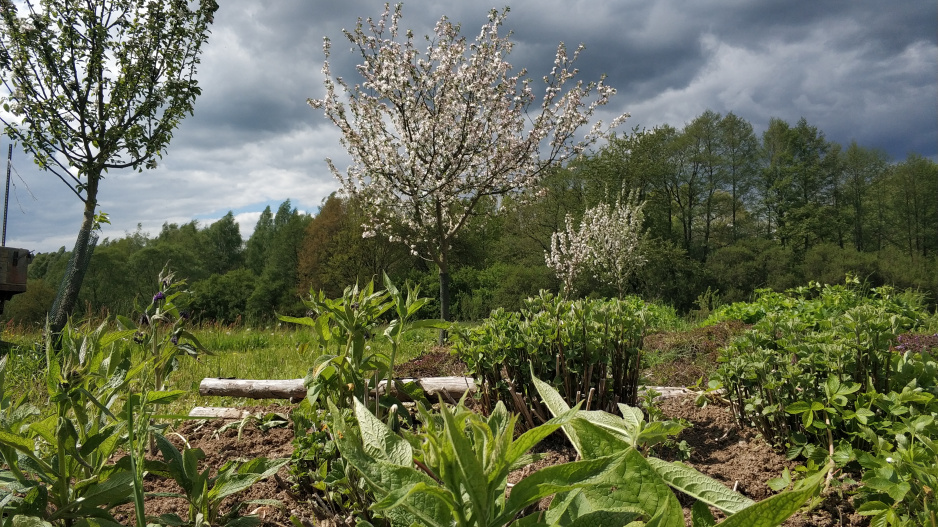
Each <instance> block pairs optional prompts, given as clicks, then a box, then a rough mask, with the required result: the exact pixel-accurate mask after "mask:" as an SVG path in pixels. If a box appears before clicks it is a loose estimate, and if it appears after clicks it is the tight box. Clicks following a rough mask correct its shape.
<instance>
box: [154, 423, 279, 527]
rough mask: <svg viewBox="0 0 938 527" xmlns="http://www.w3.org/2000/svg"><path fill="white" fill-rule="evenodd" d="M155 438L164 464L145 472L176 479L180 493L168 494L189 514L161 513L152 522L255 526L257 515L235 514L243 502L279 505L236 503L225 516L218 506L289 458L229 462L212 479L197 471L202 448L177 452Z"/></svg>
mask: <svg viewBox="0 0 938 527" xmlns="http://www.w3.org/2000/svg"><path fill="white" fill-rule="evenodd" d="M154 437H155V439H156V443H157V445H158V446H159V449H160V453H161V454H162V456H163V461H161V462H160V461H157V462H152V463H148V464H147V468H148V470H149V471H150V472H152V473H154V474H157V475H161V476H163V477H169V478H172V479H173V480H175V481H176V483H177V484H178V485H179V487H180V488H182V490H183V492H182V494H168V495H171V496H178V497H183V498H185V499H186V501H188V502H189V514H188V517H187V518H186V520H183V519H182V518H180V517H179V516H178V515H176V514H164V515H161V516H160V517H159V518H156V519H155V520H157V521H159V522H160V523H161V524H163V525H188V526H191V527H201V526H218V525H227V526H235V525H237V526H239V527H240V526H244V525H257V524H259V523H260V519H259V518H257V517H256V516H250V515H249V516H239V515H238V513H239V512H240V509H241V507H243V506H244V505H245V504H246V503H257V504H266V505H270V504H278V503H277V502H275V501H272V500H252V501H249V502H239V503H236V504H235V505H233V506H232V507H231V509H230V510H229V511H228V512H227V513H225V514H222V513H221V504H222V501H223V500H224V499H225V498H226V497H228V496H231V495H232V494H236V493H238V492H241V491H242V490H245V489H247V488H248V487H250V486H251V485H253V484H255V483H257V482H258V481H260V480H262V479H264V478H266V477H269V476H271V475H273V474H275V473H276V472H277V470H279V469H280V467H282V466H283V465H285V464H286V463H287V462H288V461H289V459H272V460H269V459H266V458H256V459H252V460H251V461H248V462H246V463H244V464H241V465H239V464H237V463H236V462H234V461H228V462H226V463H225V464H224V465H223V466H222V467H221V468H220V469H219V470H218V472H217V473H216V474H215V475H214V476H213V475H212V474H211V469H210V468H205V469H203V470H201V471H200V470H199V466H198V464H199V461H200V460H202V459H203V458H204V457H205V454H204V453H203V452H202V450H201V449H198V448H189V446H188V445H186V446H185V447H183V449H182V451H181V452H180V451H179V450H177V449H176V447H175V446H174V445H173V444H172V443H171V442H170V441H169V440H168V439H167V438H166V437H165V436H163V435H162V434H156V435H155V436H154Z"/></svg>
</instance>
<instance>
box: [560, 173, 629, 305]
mask: <svg viewBox="0 0 938 527" xmlns="http://www.w3.org/2000/svg"><path fill="white" fill-rule="evenodd" d="M644 206H645V203H639V202H638V198H637V195H636V193H635V192H634V191H633V192H631V193H630V194H628V195H627V196H622V197H620V198H619V199H617V200H616V204H615V205H609V204H608V203H606V202H602V203H600V204H598V205H596V206H595V207H593V208H591V209H588V210H587V211H586V212H585V213H584V214H583V218H582V219H581V220H580V226H579V228H575V227H574V226H573V222H572V218H571V217H570V216H569V215H567V218H566V229H565V230H563V231H559V232H555V233H554V234H553V236H551V244H550V252H545V253H544V258H545V260H546V261H547V266H548V267H550V268H551V270H553V271H554V273H555V274H556V275H557V277H558V278H560V280H561V281H562V282H563V294H564V295H568V294H570V292H571V291H572V289H573V282H574V280H575V279H576V277H577V276H578V275H579V274H580V273H581V272H582V271H585V270H589V271H591V272H592V273H593V275H594V276H595V277H596V279H597V280H600V281H602V282H605V283H607V284H611V285H614V286H616V289H617V290H618V293H619V297H621V296H622V293H623V292H624V291H625V286H626V284H627V282H628V279H629V277H630V276H632V274H633V273H634V272H635V270H636V269H637V268H639V267H640V266H641V265H642V264H644V263H645V256H644V255H643V254H642V251H641V246H640V245H641V241H642V237H643V234H642V222H643V220H644V216H643V213H642V209H643V208H644Z"/></svg>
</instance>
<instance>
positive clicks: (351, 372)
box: [280, 275, 444, 413]
mask: <svg viewBox="0 0 938 527" xmlns="http://www.w3.org/2000/svg"><path fill="white" fill-rule="evenodd" d="M384 283H385V287H386V289H385V290H384V291H375V286H374V282H373V281H372V282H369V283H368V285H366V286H365V287H363V288H359V287H358V286H357V285H356V286H354V287H348V288H346V289H345V291H344V293H343V294H342V297H341V298H337V299H329V298H326V296H325V294H324V293H323V292H322V291H320V292H319V293H312V294H311V295H310V298H309V300H304V303H305V305H306V306H307V307H308V308H309V309H310V310H311V311H312V312H313V314H314V315H315V318H314V317H301V318H298V317H288V316H281V317H280V320H283V321H284V322H291V323H294V324H301V325H304V326H307V327H311V328H312V329H313V332H314V334H315V336H316V339H317V344H316V345H317V346H319V347H320V348H321V349H320V351H321V352H322V353H321V354H320V355H319V356H318V357H316V359H315V361H314V362H313V366H312V368H310V371H309V373H308V374H307V376H306V378H305V380H304V382H305V384H306V386H307V388H308V391H307V399H308V400H309V402H310V404H312V405H313V406H314V407H320V408H325V406H326V405H325V403H324V402H323V401H324V400H325V399H326V398H330V399H332V400H333V402H334V403H335V404H337V405H338V406H339V407H342V408H351V402H352V399H357V400H359V401H361V402H362V403H364V404H366V405H367V404H369V402H368V401H369V400H370V398H371V394H372V392H374V393H375V411H376V412H379V413H380V412H381V410H380V409H381V404H383V405H384V407H386V408H389V407H390V406H391V405H393V404H396V403H399V402H400V401H398V400H396V399H394V398H393V397H391V396H390V394H391V393H392V390H390V389H385V390H384V394H383V395H384V397H381V395H382V394H381V393H378V387H379V384H380V381H381V380H382V379H383V380H384V381H385V383H386V385H385V386H386V388H390V387H392V383H393V382H394V363H395V360H397V355H398V352H399V350H400V347H401V343H402V340H403V338H404V336H405V335H406V334H407V333H408V332H410V331H414V330H417V329H421V328H438V327H444V325H443V324H442V323H441V322H439V321H434V320H411V319H412V318H413V317H414V315H416V314H417V312H418V311H420V309H421V308H422V307H423V306H424V305H425V304H426V303H427V301H428V300H429V299H427V298H420V297H419V288H417V287H411V286H410V285H408V286H407V292H406V294H405V293H403V292H401V291H400V290H399V289H398V288H397V287H395V286H394V284H393V283H392V282H391V280H390V279H389V278H388V277H387V275H384ZM392 309H393V310H394V311H393V313H394V314H395V315H397V316H396V317H395V318H392V319H391V320H390V322H389V323H387V326H386V327H385V329H384V332H383V335H384V337H385V338H387V339H388V341H389V342H390V344H391V349H390V351H389V352H388V353H384V352H382V351H379V350H377V349H373V348H372V346H371V345H370V344H368V343H367V342H368V341H369V340H370V339H372V338H373V337H374V335H375V333H376V332H377V331H378V329H379V325H380V324H381V323H382V321H383V319H384V317H385V315H386V313H387V312H388V311H390V310H392ZM395 387H397V388H401V387H399V386H397V385H396V384H395ZM379 403H380V404H379Z"/></svg>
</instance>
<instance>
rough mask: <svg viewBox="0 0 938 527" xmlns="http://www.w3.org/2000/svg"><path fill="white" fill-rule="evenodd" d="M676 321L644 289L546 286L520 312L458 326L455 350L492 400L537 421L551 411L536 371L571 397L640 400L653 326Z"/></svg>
mask: <svg viewBox="0 0 938 527" xmlns="http://www.w3.org/2000/svg"><path fill="white" fill-rule="evenodd" d="M676 321H677V316H676V314H675V313H674V311H673V310H672V309H671V308H668V307H662V306H658V305H655V304H646V303H645V302H644V301H642V300H641V299H639V298H637V297H626V298H623V299H613V300H574V301H570V300H564V299H562V298H560V297H556V296H554V295H553V294H551V293H547V292H543V291H542V292H541V294H540V295H538V296H536V297H532V298H529V299H527V300H525V301H524V306H523V307H522V309H521V310H520V311H518V312H509V311H505V310H504V309H496V310H495V311H493V312H492V314H491V316H490V317H489V318H487V319H485V320H484V321H483V322H482V323H481V324H480V325H478V326H476V327H473V328H468V329H465V328H464V329H461V330H458V333H457V335H458V338H457V339H456V342H455V343H454V350H455V351H456V353H458V354H459V356H460V358H462V360H463V361H465V362H466V364H467V365H468V366H469V372H470V374H471V375H473V376H474V377H476V379H477V380H479V381H480V384H481V386H482V392H483V402H484V404H486V405H487V406H489V407H494V405H495V403H496V401H499V400H501V401H505V402H506V404H507V405H508V406H509V407H514V408H516V409H517V410H518V411H520V412H521V413H522V414H524V415H525V418H526V419H527V420H528V425H529V426H533V424H534V422H535V421H540V422H544V421H546V420H547V419H549V418H550V414H549V412H547V411H546V410H545V409H544V408H542V407H541V405H540V404H539V403H537V401H536V395H537V392H536V390H535V388H534V385H533V384H532V381H531V373H532V371H533V373H534V375H535V376H537V377H539V378H541V379H546V380H547V381H548V382H549V383H550V384H551V386H553V387H554V388H555V389H557V391H558V392H560V394H561V395H562V396H563V398H564V399H565V400H566V401H567V402H568V403H569V404H571V405H574V404H576V402H577V401H579V400H584V401H587V402H588V404H585V406H589V407H590V408H592V409H610V410H612V409H615V408H616V404H617V403H626V404H635V399H636V392H637V389H638V381H639V371H640V365H641V355H642V340H643V338H644V336H645V333H646V332H647V331H648V329H649V328H653V327H660V326H663V325H670V324H674V323H676ZM516 394H517V395H516Z"/></svg>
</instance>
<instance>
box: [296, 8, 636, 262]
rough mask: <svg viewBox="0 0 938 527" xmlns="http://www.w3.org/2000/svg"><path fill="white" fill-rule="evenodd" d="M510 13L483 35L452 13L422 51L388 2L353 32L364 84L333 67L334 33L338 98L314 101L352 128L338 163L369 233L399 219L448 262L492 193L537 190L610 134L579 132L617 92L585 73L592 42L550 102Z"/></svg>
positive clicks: (551, 83) (552, 89) (562, 76)
mask: <svg viewBox="0 0 938 527" xmlns="http://www.w3.org/2000/svg"><path fill="white" fill-rule="evenodd" d="M507 15H508V9H507V8H506V9H505V10H503V11H496V10H493V11H491V12H490V13H489V18H488V22H487V23H486V24H485V25H483V27H482V29H481V31H480V32H479V34H478V36H477V37H476V38H475V40H474V41H471V42H470V41H467V40H466V39H465V38H464V37H462V36H460V34H459V33H460V27H459V26H458V25H454V24H452V23H451V22H450V21H449V20H448V19H447V18H446V17H443V18H441V19H440V20H439V22H437V24H436V26H435V28H434V34H433V35H432V36H430V37H427V38H426V43H427V45H426V48H425V50H418V47H417V43H416V39H415V38H414V35H413V33H412V32H410V31H407V32H404V33H403V34H402V32H401V31H400V19H401V5H400V4H398V5H397V6H395V7H394V8H393V9H392V8H391V6H390V5H386V6H385V12H384V14H383V15H382V17H381V18H380V19H379V20H377V21H374V20H372V19H368V20H367V21H362V20H361V19H359V21H358V24H357V26H356V27H355V29H354V30H351V31H346V32H345V36H346V37H347V38H348V39H349V41H350V42H351V43H352V44H353V49H354V50H355V51H357V52H358V54H359V55H360V56H361V60H362V62H361V64H359V66H358V73H359V75H360V76H361V82H360V83H357V84H354V85H351V84H349V83H347V82H346V81H345V80H343V79H342V78H340V77H337V76H335V75H334V74H333V72H332V70H331V66H330V63H329V60H328V59H329V57H330V52H331V42H330V41H329V40H328V39H326V40H325V43H324V47H323V49H324V52H325V55H326V61H325V64H324V66H323V70H322V71H323V74H324V76H325V88H326V94H325V97H323V98H321V99H310V100H309V101H308V102H309V104H310V105H311V106H312V107H314V108H317V109H322V110H323V111H324V113H325V116H326V118H328V119H329V120H330V121H331V122H332V123H333V124H334V125H335V126H336V127H338V128H339V130H340V131H341V140H342V144H343V145H344V146H345V147H346V149H347V150H348V152H349V154H350V155H351V157H352V165H351V166H350V167H348V169H347V170H346V171H345V172H341V171H339V170H338V169H337V168H336V167H335V166H334V165H333V163H332V162H331V160H327V162H328V164H329V167H330V170H331V171H332V173H333V174H334V175H335V176H336V178H337V179H338V180H339V181H340V182H341V184H342V187H343V189H344V191H345V192H346V193H347V194H348V195H350V196H355V197H357V198H359V199H361V200H362V203H365V204H366V205H367V210H368V211H369V222H368V225H367V226H366V231H367V232H374V233H380V234H382V235H386V236H388V235H390V233H391V232H392V231H393V230H394V229H393V228H394V227H396V228H397V235H398V236H400V237H401V239H402V241H404V242H405V243H407V244H408V245H409V246H410V248H411V250H412V251H414V252H416V253H417V254H419V255H420V256H423V257H425V258H427V259H428V260H432V261H434V262H435V263H437V264H438V265H440V267H441V269H442V268H445V266H446V264H447V262H446V259H447V252H448V249H449V245H450V243H451V241H452V240H453V239H454V237H455V236H456V235H457V233H458V232H459V231H460V230H461V229H462V228H463V226H464V225H465V224H466V221H467V220H468V218H469V217H471V215H472V214H473V212H474V211H475V209H476V207H477V205H478V204H479V202H480V200H481V199H482V198H484V197H486V196H496V195H502V194H505V193H508V192H513V191H519V190H524V189H530V188H533V187H536V186H537V185H538V184H539V182H540V180H541V178H542V176H543V175H544V174H545V172H546V170H547V169H548V168H550V167H552V166H556V165H558V164H561V163H563V162H564V161H566V160H567V159H569V158H571V157H573V156H576V155H579V154H580V153H581V152H582V151H583V150H584V149H585V148H587V147H589V146H590V145H592V144H594V143H595V142H596V141H597V140H598V139H600V138H601V137H604V136H605V134H606V131H607V130H606V129H604V127H603V124H602V123H601V122H596V124H595V125H594V126H592V127H591V129H590V130H589V131H588V132H587V133H586V135H585V136H584V137H583V138H582V139H580V140H577V139H576V137H575V135H576V131H577V130H578V129H580V128H581V127H583V126H584V125H587V124H588V123H589V122H591V121H592V120H593V118H594V115H595V112H596V110H597V109H598V108H599V107H601V106H604V105H605V104H607V103H608V101H609V99H610V97H611V96H612V95H613V94H614V93H615V90H614V89H613V88H611V87H609V86H607V85H606V84H605V83H604V79H600V80H599V81H597V82H589V83H584V82H583V81H574V78H575V76H576V75H577V73H578V71H577V69H576V68H575V67H574V64H575V62H576V59H577V57H578V56H579V53H580V52H581V51H582V46H581V47H580V48H577V50H576V51H575V52H573V54H572V56H571V55H570V54H569V53H568V51H567V48H566V47H565V46H564V45H563V44H560V45H559V46H558V49H557V54H556V57H555V60H554V67H553V69H552V71H551V73H550V74H549V75H546V76H544V77H543V81H544V84H545V88H544V92H543V96H542V97H540V98H539V97H538V96H536V95H535V88H534V85H533V83H532V81H531V79H529V78H527V76H526V75H527V74H526V71H525V70H523V69H522V70H520V71H518V72H515V71H514V70H513V68H512V65H511V64H510V63H509V62H508V61H507V58H508V55H509V54H510V53H511V51H512V48H513V45H514V44H513V43H512V42H511V40H510V39H509V37H510V34H508V35H503V34H501V33H500V30H501V28H502V26H503V24H504V22H505V19H506V16H507ZM538 99H540V100H539V104H536V103H537V102H538ZM625 117H626V115H623V116H620V117H618V118H617V119H615V120H614V122H613V123H612V125H611V126H610V127H609V128H612V127H614V126H617V125H618V124H619V123H620V122H621V121H622V120H624V119H625Z"/></svg>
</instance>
